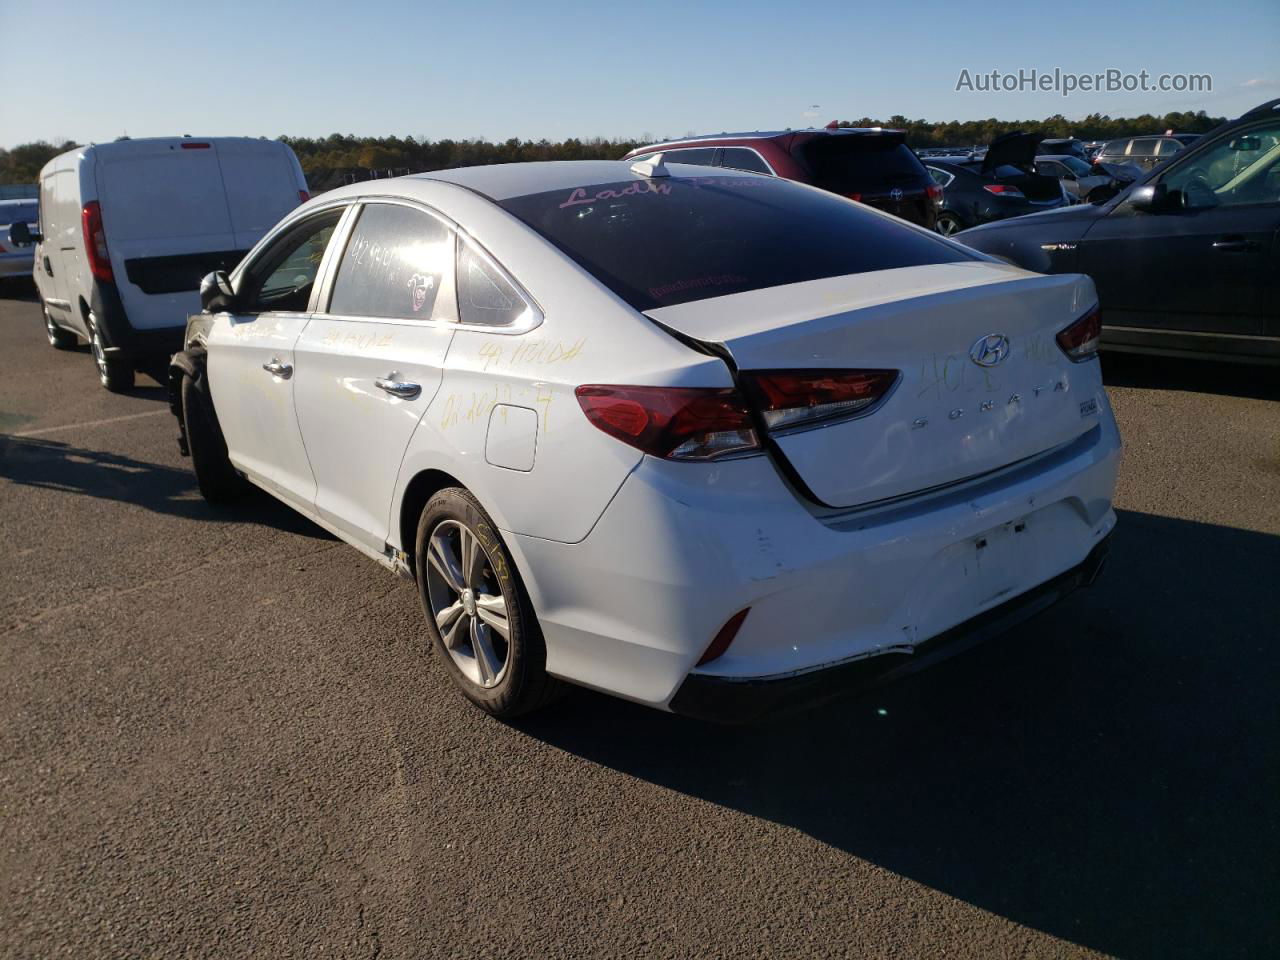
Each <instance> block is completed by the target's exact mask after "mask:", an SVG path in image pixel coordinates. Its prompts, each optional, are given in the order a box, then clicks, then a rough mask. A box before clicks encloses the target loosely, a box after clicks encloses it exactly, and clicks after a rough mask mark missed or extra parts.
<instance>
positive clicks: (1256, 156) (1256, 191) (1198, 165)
mask: <svg viewBox="0 0 1280 960" xmlns="http://www.w3.org/2000/svg"><path fill="white" fill-rule="evenodd" d="M1161 182H1162V183H1163V184H1164V185H1165V189H1166V190H1168V192H1169V195H1170V197H1171V198H1172V199H1173V200H1174V202H1176V203H1178V204H1180V205H1181V206H1183V207H1186V208H1188V209H1197V208H1203V207H1219V206H1241V205H1244V204H1259V203H1268V204H1274V203H1280V122H1273V123H1269V124H1267V125H1264V126H1261V127H1254V128H1253V129H1251V130H1248V131H1245V132H1240V133H1234V134H1232V135H1230V136H1228V137H1224V138H1223V139H1221V140H1220V141H1218V142H1217V143H1215V144H1214V145H1213V146H1212V147H1210V148H1209V149H1208V150H1206V151H1204V152H1202V153H1201V154H1200V155H1199V156H1196V157H1188V158H1187V160H1185V161H1183V162H1182V163H1179V164H1178V165H1177V166H1175V167H1174V168H1173V169H1172V170H1170V171H1169V172H1168V173H1167V174H1166V175H1165V176H1164V177H1163V178H1162V179H1161Z"/></svg>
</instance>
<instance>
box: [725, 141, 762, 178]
mask: <svg viewBox="0 0 1280 960" xmlns="http://www.w3.org/2000/svg"><path fill="white" fill-rule="evenodd" d="M720 166H722V167H731V168H732V169H734V170H750V171H751V172H752V173H772V172H773V171H772V170H770V169H769V165H768V164H767V163H765V162H764V161H763V160H761V159H760V154H758V153H756V152H755V151H754V150H748V149H747V148H746V147H725V148H724V155H723V156H722V157H721V159H720Z"/></svg>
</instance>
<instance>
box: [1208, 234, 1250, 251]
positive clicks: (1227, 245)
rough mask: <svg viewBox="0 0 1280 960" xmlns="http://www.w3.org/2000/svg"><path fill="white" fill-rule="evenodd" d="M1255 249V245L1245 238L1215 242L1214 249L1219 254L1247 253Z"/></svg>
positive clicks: (1229, 238)
mask: <svg viewBox="0 0 1280 960" xmlns="http://www.w3.org/2000/svg"><path fill="white" fill-rule="evenodd" d="M1254 247H1255V244H1252V243H1250V242H1249V241H1248V240H1246V239H1245V238H1244V237H1223V238H1222V239H1221V240H1215V241H1213V249H1215V250H1217V251H1218V252H1219V253H1245V252H1247V251H1249V250H1252V249H1254Z"/></svg>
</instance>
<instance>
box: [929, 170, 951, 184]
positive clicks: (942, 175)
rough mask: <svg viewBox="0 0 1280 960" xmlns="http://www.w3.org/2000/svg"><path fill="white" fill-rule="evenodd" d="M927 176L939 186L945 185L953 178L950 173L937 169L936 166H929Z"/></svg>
mask: <svg viewBox="0 0 1280 960" xmlns="http://www.w3.org/2000/svg"><path fill="white" fill-rule="evenodd" d="M929 176H930V177H931V178H932V179H933V182H934V183H936V184H937V185H938V186H940V187H945V186H946V185H947V184H949V183H950V182H951V181H952V180H954V179H955V177H954V176H953V175H952V174H950V173H947V171H945V170H939V169H938V168H937V167H930V168H929Z"/></svg>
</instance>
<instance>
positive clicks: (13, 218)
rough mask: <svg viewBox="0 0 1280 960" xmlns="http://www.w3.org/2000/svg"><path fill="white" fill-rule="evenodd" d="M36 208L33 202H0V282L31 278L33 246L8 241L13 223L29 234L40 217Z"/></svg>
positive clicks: (29, 243) (36, 203) (36, 205)
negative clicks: (22, 226)
mask: <svg viewBox="0 0 1280 960" xmlns="http://www.w3.org/2000/svg"><path fill="white" fill-rule="evenodd" d="M38 207H39V203H38V202H37V201H35V200H0V280H4V279H7V278H10V277H24V278H28V279H29V278H30V277H31V265H32V263H33V262H34V258H33V256H32V250H33V249H34V246H33V245H32V243H31V242H30V241H27V242H26V243H22V242H19V241H14V240H10V239H9V228H10V227H11V226H13V224H15V223H22V224H26V225H27V229H28V232H30V229H31V228H32V227H34V226H35V225H36V221H37V219H38V218H39V216H40V214H39V211H38ZM19 233H21V231H19Z"/></svg>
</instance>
